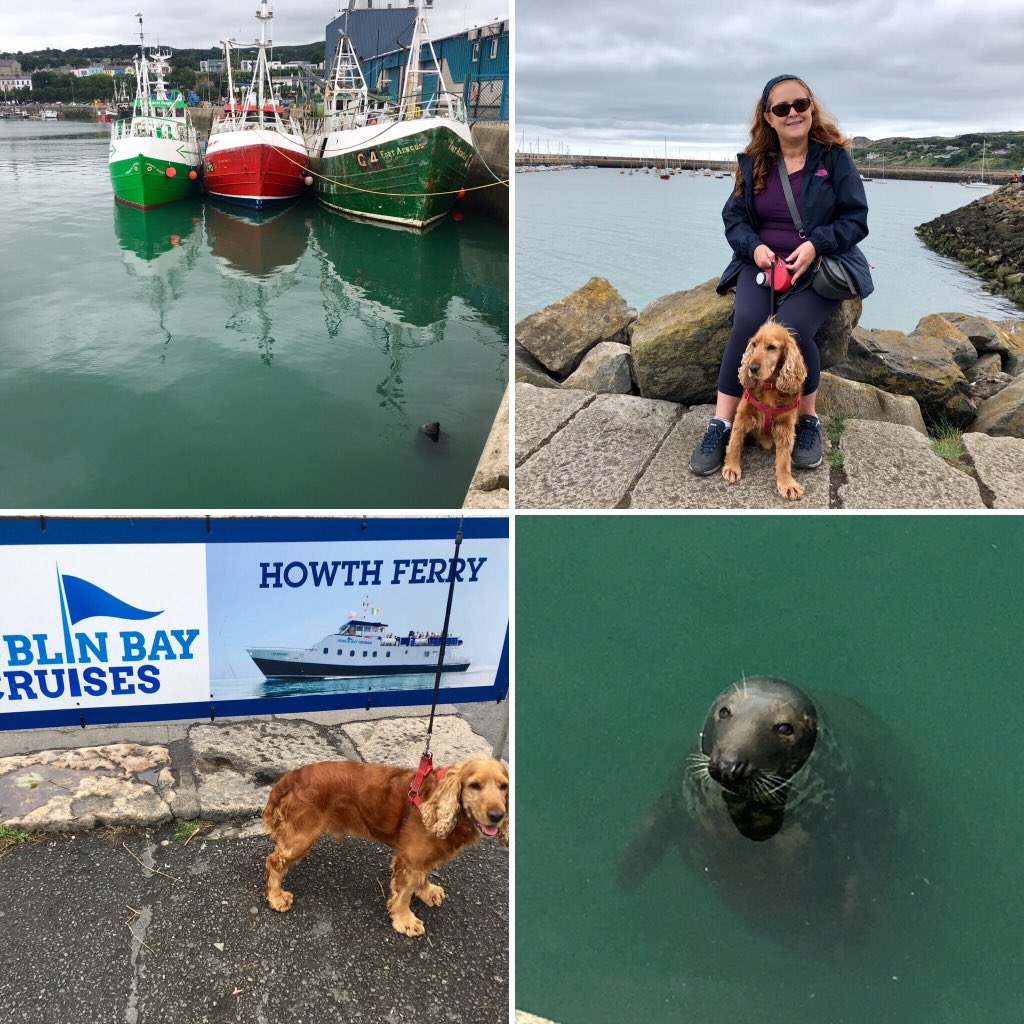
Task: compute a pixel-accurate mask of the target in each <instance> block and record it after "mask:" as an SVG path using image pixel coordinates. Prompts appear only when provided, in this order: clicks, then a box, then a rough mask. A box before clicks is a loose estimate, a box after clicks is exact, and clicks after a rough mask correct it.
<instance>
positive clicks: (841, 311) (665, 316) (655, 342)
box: [632, 279, 861, 405]
mask: <svg viewBox="0 0 1024 1024" xmlns="http://www.w3.org/2000/svg"><path fill="white" fill-rule="evenodd" d="M717 283H718V281H717V279H713V280H711V281H705V282H704V284H702V285H698V286H697V287H696V288H691V289H689V290H688V291H683V292H673V293H672V294H671V295H663V296H662V297H661V298H660V299H655V300H654V301H653V302H652V303H650V304H649V305H647V306H645V307H644V308H643V310H641V312H640V317H639V318H638V320H637V322H636V324H635V325H634V326H633V345H632V347H633V377H634V379H635V380H636V382H637V386H638V387H639V389H640V394H641V395H643V396H644V397H645V398H664V399H668V400H669V401H672V402H680V403H682V404H683V405H700V404H702V403H706V402H713V401H714V399H715V395H716V393H717V391H718V370H719V367H720V366H721V364H722V352H723V351H724V349H725V342H726V340H727V339H728V337H729V331H730V330H731V329H732V320H733V307H734V301H735V297H734V295H733V294H732V293H730V294H728V295H724V296H723V295H719V294H718V293H717V292H716V291H715V286H716V285H717ZM860 314H861V300H860V299H859V298H857V299H850V300H848V301H846V302H842V303H840V304H839V306H838V307H837V308H836V310H835V311H834V312H833V313H832V314H831V316H829V318H828V319H827V320H826V321H825V322H824V323H823V324H822V325H821V327H820V328H819V329H818V334H817V343H818V348H819V349H820V351H821V366H822V368H823V369H826V368H828V367H830V366H833V365H835V364H836V363H838V362H840V361H842V359H843V358H845V356H846V350H847V346H848V344H849V340H850V333H851V332H852V331H853V329H854V328H855V327H856V326H857V323H858V322H859V320H860Z"/></svg>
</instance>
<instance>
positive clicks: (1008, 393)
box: [971, 377, 1024, 437]
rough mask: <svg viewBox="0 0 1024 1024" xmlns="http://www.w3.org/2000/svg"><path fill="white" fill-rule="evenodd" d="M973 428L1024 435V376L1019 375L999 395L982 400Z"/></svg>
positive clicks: (1009, 435) (983, 432)
mask: <svg viewBox="0 0 1024 1024" xmlns="http://www.w3.org/2000/svg"><path fill="white" fill-rule="evenodd" d="M971 430H972V431H975V432H977V433H981V434H992V435H994V436H1002V437H1024V377H1018V378H1017V379H1016V380H1015V381H1014V382H1013V383H1012V384H1011V385H1010V386H1009V387H1006V388H1004V389H1003V390H1002V391H1000V392H999V394H998V395H995V396H994V397H993V398H990V399H989V400H988V401H987V402H982V404H981V408H980V409H979V410H978V418H977V419H976V420H975V421H974V424H973V426H972V427H971Z"/></svg>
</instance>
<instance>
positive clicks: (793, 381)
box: [775, 331, 807, 395]
mask: <svg viewBox="0 0 1024 1024" xmlns="http://www.w3.org/2000/svg"><path fill="white" fill-rule="evenodd" d="M785 335H786V348H785V362H783V364H782V369H781V370H780V371H779V375H778V377H776V379H775V386H776V388H778V390H779V391H782V392H784V393H785V394H788V395H799V394H800V392H801V391H803V389H804V381H805V380H806V379H807V365H806V364H805V363H804V357H803V356H802V355H801V354H800V346H799V345H797V343H796V339H795V338H794V337H793V335H792V334H790V332H789V331H785Z"/></svg>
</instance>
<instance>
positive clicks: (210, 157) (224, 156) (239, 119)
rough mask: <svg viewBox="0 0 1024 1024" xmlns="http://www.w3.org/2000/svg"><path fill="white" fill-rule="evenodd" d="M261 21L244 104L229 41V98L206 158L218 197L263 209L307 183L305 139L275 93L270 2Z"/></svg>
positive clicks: (208, 183) (208, 180) (209, 183)
mask: <svg viewBox="0 0 1024 1024" xmlns="http://www.w3.org/2000/svg"><path fill="white" fill-rule="evenodd" d="M256 17H257V19H258V20H259V22H260V39H259V41H258V43H257V47H258V56H257V58H256V61H255V67H254V69H253V77H252V82H251V83H250V85H249V88H248V91H247V92H246V94H245V96H244V98H243V99H242V100H241V102H236V100H235V90H234V84H233V82H232V79H231V46H232V41H231V40H230V39H226V40H224V56H225V59H226V61H227V65H228V89H229V91H230V99H229V102H228V104H227V106H225V107H224V110H223V112H222V113H221V114H220V115H219V116H218V117H217V118H216V120H215V121H214V122H213V126H212V128H211V129H210V141H209V142H208V143H207V145H206V154H205V156H204V158H203V185H204V187H205V189H206V191H207V192H209V193H210V194H211V195H212V196H216V197H217V198H218V199H223V200H225V201H226V202H229V203H237V204H239V205H241V206H251V207H255V208H256V209H260V208H262V207H264V206H268V205H270V204H273V203H282V202H287V201H288V200H290V199H294V198H295V197H296V196H298V195H300V194H301V193H302V189H303V186H304V185H305V184H307V181H306V177H307V174H308V171H307V169H306V142H305V139H304V138H303V136H302V127H301V125H300V123H299V121H298V120H297V119H296V118H293V117H291V116H290V114H289V112H288V111H287V110H286V109H285V108H284V107H283V106H282V104H281V101H280V99H279V97H277V96H276V95H275V93H274V88H273V83H272V82H271V79H270V69H269V68H268V67H267V57H266V48H267V46H268V45H270V43H271V40H270V39H268V38H267V22H268V21H270V20H271V19H272V18H273V13H272V12H270V11H269V10H268V8H267V0H262V7H261V10H259V11H258V12H257V13H256Z"/></svg>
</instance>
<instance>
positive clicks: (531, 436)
mask: <svg viewBox="0 0 1024 1024" xmlns="http://www.w3.org/2000/svg"><path fill="white" fill-rule="evenodd" d="M596 397H597V396H596V395H592V394H591V393H590V392H589V391H562V390H560V389H558V388H537V387H534V386H533V385H532V384H517V385H516V391H515V402H516V414H515V418H516V454H515V461H516V465H517V466H518V465H519V464H520V463H522V462H525V461H526V460H527V459H528V458H529V457H530V456H531V455H533V453H534V452H535V451H537V449H538V448H540V446H541V445H542V444H544V443H545V442H546V441H548V440H549V439H550V438H551V437H552V436H553V435H554V434H555V433H557V431H558V430H560V429H561V428H562V427H563V426H564V425H565V424H566V423H568V422H569V420H571V419H572V418H573V416H575V415H576V413H578V412H579V411H580V409H582V408H584V407H585V406H587V405H589V404H590V403H591V402H592V401H593V400H594V399H595V398H596Z"/></svg>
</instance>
